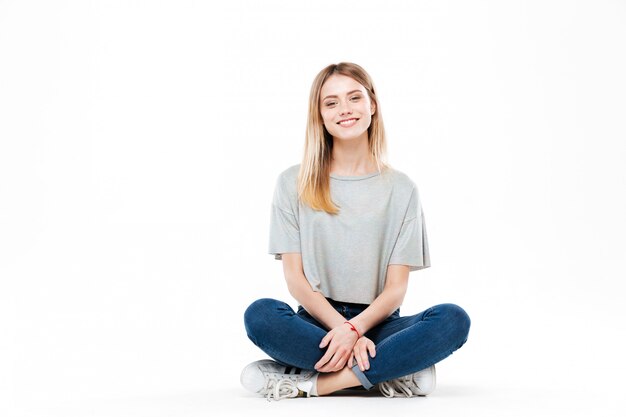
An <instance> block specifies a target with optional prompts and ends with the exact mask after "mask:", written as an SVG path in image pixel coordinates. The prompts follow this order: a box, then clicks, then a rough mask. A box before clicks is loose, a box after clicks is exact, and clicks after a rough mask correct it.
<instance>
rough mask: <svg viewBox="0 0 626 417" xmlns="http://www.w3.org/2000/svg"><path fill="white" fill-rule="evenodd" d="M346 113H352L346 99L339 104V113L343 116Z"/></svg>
mask: <svg viewBox="0 0 626 417" xmlns="http://www.w3.org/2000/svg"><path fill="white" fill-rule="evenodd" d="M346 114H352V109H350V105H349V103H348V102H347V101H346V102H342V103H341V104H339V115H340V116H343V115H346Z"/></svg>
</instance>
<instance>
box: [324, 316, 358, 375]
mask: <svg viewBox="0 0 626 417" xmlns="http://www.w3.org/2000/svg"><path fill="white" fill-rule="evenodd" d="M358 339H359V336H358V335H357V333H356V332H355V331H354V330H352V328H351V327H350V326H349V325H348V324H346V323H344V324H342V325H340V326H337V327H335V328H334V329H332V330H331V331H329V332H328V333H326V336H324V338H322V341H321V342H320V348H322V349H323V348H325V347H326V346H328V349H327V350H326V353H325V354H324V356H322V358H321V359H320V360H319V361H318V362H317V363H316V364H315V369H316V370H317V371H318V372H336V371H340V370H342V369H343V368H344V366H346V363H347V362H348V359H350V357H351V355H352V349H353V348H354V345H355V343H356V342H357V340H358Z"/></svg>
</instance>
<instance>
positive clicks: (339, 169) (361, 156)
mask: <svg viewBox="0 0 626 417" xmlns="http://www.w3.org/2000/svg"><path fill="white" fill-rule="evenodd" d="M377 169H378V167H377V166H376V163H375V161H374V158H372V156H371V155H370V151H369V145H368V141H367V132H365V135H363V136H361V137H359V138H356V139H352V140H337V139H334V138H333V151H332V156H331V161H330V173H331V174H336V175H345V176H358V175H365V174H369V173H372V172H374V171H376V170H377Z"/></svg>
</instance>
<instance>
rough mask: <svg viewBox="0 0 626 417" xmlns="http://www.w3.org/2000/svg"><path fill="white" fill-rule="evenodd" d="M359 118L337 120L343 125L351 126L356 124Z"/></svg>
mask: <svg viewBox="0 0 626 417" xmlns="http://www.w3.org/2000/svg"><path fill="white" fill-rule="evenodd" d="M357 120H359V119H347V120H342V121H340V122H337V124H338V125H339V126H343V127H350V126H352V125H354V124H355V123H356V122H357Z"/></svg>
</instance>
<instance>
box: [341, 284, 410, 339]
mask: <svg viewBox="0 0 626 417" xmlns="http://www.w3.org/2000/svg"><path fill="white" fill-rule="evenodd" d="M404 294H405V292H404V291H402V289H400V288H385V290H383V292H382V293H380V295H379V296H378V297H376V299H375V300H374V301H373V302H372V304H370V305H369V307H367V308H366V309H365V310H363V311H362V312H361V313H360V314H359V315H357V316H356V317H354V318H353V319H351V320H350V323H352V324H353V325H354V327H356V329H357V330H358V331H359V334H361V335H363V334H365V333H367V332H368V331H369V330H370V329H372V328H373V327H375V326H376V325H377V324H378V323H380V322H381V321H383V320H385V319H386V318H387V317H389V316H390V315H391V314H392V313H393V312H394V311H396V310H397V309H398V307H400V305H401V304H402V300H403V299H404Z"/></svg>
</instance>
